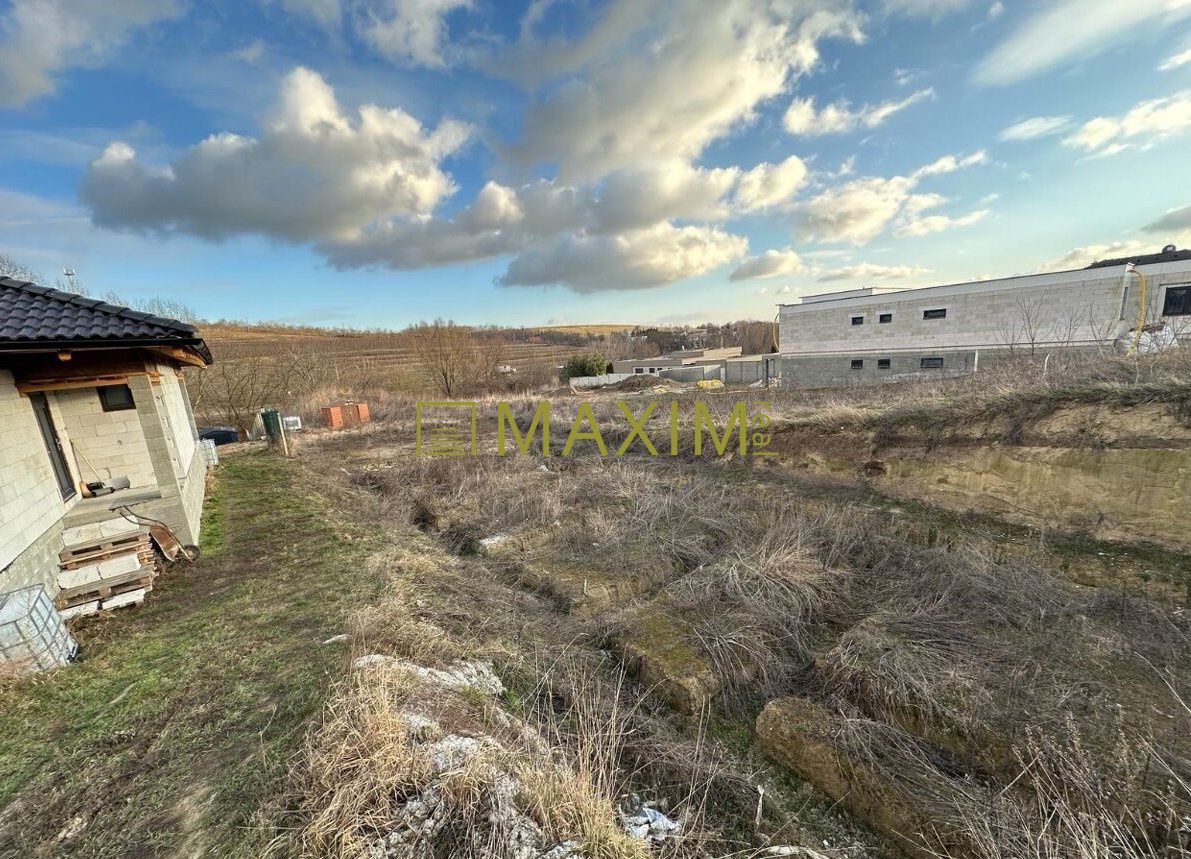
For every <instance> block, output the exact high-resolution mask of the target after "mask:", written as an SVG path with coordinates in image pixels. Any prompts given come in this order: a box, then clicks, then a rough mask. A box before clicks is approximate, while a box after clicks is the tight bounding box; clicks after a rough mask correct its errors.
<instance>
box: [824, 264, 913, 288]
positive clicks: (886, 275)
mask: <svg viewBox="0 0 1191 859" xmlns="http://www.w3.org/2000/svg"><path fill="white" fill-rule="evenodd" d="M929 273H930V269H929V268H922V267H921V266H911V265H875V264H873V263H867V262H864V263H859V264H857V265H848V266H843V267H842V268H830V269H824V270H822V271H820V272H819V273H818V274H817V275H816V276H815V280H817V281H819V282H821V283H829V282H831V281H837V280H906V279H907V278H912V277H920V276H922V275H924V274H929Z"/></svg>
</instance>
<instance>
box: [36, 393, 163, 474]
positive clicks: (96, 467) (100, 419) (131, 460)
mask: <svg viewBox="0 0 1191 859" xmlns="http://www.w3.org/2000/svg"><path fill="white" fill-rule="evenodd" d="M52 396H53V398H54V400H55V401H56V403H57V406H58V411H59V413H60V414H61V415H62V422H63V425H64V427H65V429H66V432H67V433H68V434H69V436H70V445H71V447H72V448H73V450H74V453H75V459H76V461H77V467H78V469H79V471H80V473H81V474H82V476H83V479H84V480H109V479H111V478H114V477H127V478H128V480H129V482H130V483H131V484H132V486H133V487H134V488H144V487H153V486H156V485H157V478H156V476H155V475H154V474H153V463H152V461H151V460H150V459H149V449H148V447H147V446H146V445H145V433H144V431H143V430H142V429H141V420H140V417H139V416H138V415H137V409H139V408H141V405H142V404H141V403H137V408H136V409H124V410H122V411H115V412H105V411H104V410H103V407H102V406H101V405H100V403H99V390H98V389H97V388H73V389H70V390H64V391H55V392H54V393H53V394H52ZM67 456H68V457H69V456H70V451H69V450H68V451H67ZM71 464H72V465H74V464H75V463H73V462H72V463H71Z"/></svg>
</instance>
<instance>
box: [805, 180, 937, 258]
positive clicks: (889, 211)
mask: <svg viewBox="0 0 1191 859" xmlns="http://www.w3.org/2000/svg"><path fill="white" fill-rule="evenodd" d="M913 187H914V180H912V179H910V178H909V177H906V176H894V177H892V178H890V179H883V178H879V177H871V178H865V179H854V180H853V181H851V182H848V183H846V184H844V185H840V186H838V187H835V188H829V189H828V190H826V191H823V192H822V193H820V194H818V195H817V196H815V197H813V198H811V199H810V200H808V201H807V202H806V203H804V204H803V205H802V206H801V207H800V211H801V214H802V217H801V220H800V223H799V230H800V232H801V234H802V236H803V237H804V238H808V239H813V240H815V241H820V242H852V243H853V244H857V245H862V244H864V243H866V242H868V241H869V240H871V239H872V238H874V237H875V236H877V235H879V234H880V233H881V232H882V231H883V230H884V229H885V227H886V226H888V224H889V222H890V221H892V220H893V219H894V217H896V215H897V213H898V212H900V211H901V209H902V206H903V205H904V204H905V202H906V199H907V198H908V197H909V194H910V189H911V188H913Z"/></svg>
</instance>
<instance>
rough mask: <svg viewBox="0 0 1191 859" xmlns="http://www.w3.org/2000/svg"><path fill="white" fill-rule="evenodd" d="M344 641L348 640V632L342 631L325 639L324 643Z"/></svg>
mask: <svg viewBox="0 0 1191 859" xmlns="http://www.w3.org/2000/svg"><path fill="white" fill-rule="evenodd" d="M344 641H347V633H346V632H341V633H339V635H332V636H331V637H330V638H328V639H327V640H326V641H324V642H323V644H340V643H342V642H344Z"/></svg>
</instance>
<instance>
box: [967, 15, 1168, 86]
mask: <svg viewBox="0 0 1191 859" xmlns="http://www.w3.org/2000/svg"><path fill="white" fill-rule="evenodd" d="M1030 5H1031V6H1032V7H1033V8H1034V11H1033V14H1030V15H1029V16H1028V17H1026V18H1025V20H1024V21H1023V22H1022V23H1021V24H1020V25H1019V26H1018V27H1017V29H1015V30H1014V31H1013V32H1012V33H1011V34H1010V35H1009V37H1008V38H1006V39H1005V40H1004V41H1003V42H1001V43H1000V44H999V45H997V46H996V47H995V48H993V50H992V51H990V52H989V53H988V54H987V55H986V56H985V57H984V59H983V60H981V61H980V62H979V63H978V64H977V66H976V69H975V72H974V77H975V80H976V81H977V82H979V83H983V84H990V85H999V84H1010V83H1016V82H1017V81H1021V80H1025V79H1027V78H1030V77H1033V76H1035V75H1037V74H1040V73H1042V72H1044V71H1047V70H1048V69H1052V68H1055V67H1057V66H1061V65H1066V64H1068V63H1071V62H1075V61H1077V60H1088V59H1090V58H1092V57H1094V56H1096V55H1097V54H1099V53H1100V52H1102V51H1104V50H1105V49H1107V48H1109V47H1111V46H1112V45H1114V44H1124V43H1126V42H1128V41H1129V40H1131V39H1132V37H1133V36H1134V33H1135V32H1136V31H1138V30H1140V29H1141V28H1142V27H1145V26H1150V27H1152V28H1153V29H1156V30H1159V31H1162V30H1166V31H1169V25H1172V24H1174V23H1175V22H1177V21H1179V20H1180V19H1182V18H1185V17H1187V16H1189V15H1191V3H1188V2H1187V0H1054V2H1051V3H1046V4H1043V3H1036V4H1030Z"/></svg>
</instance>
